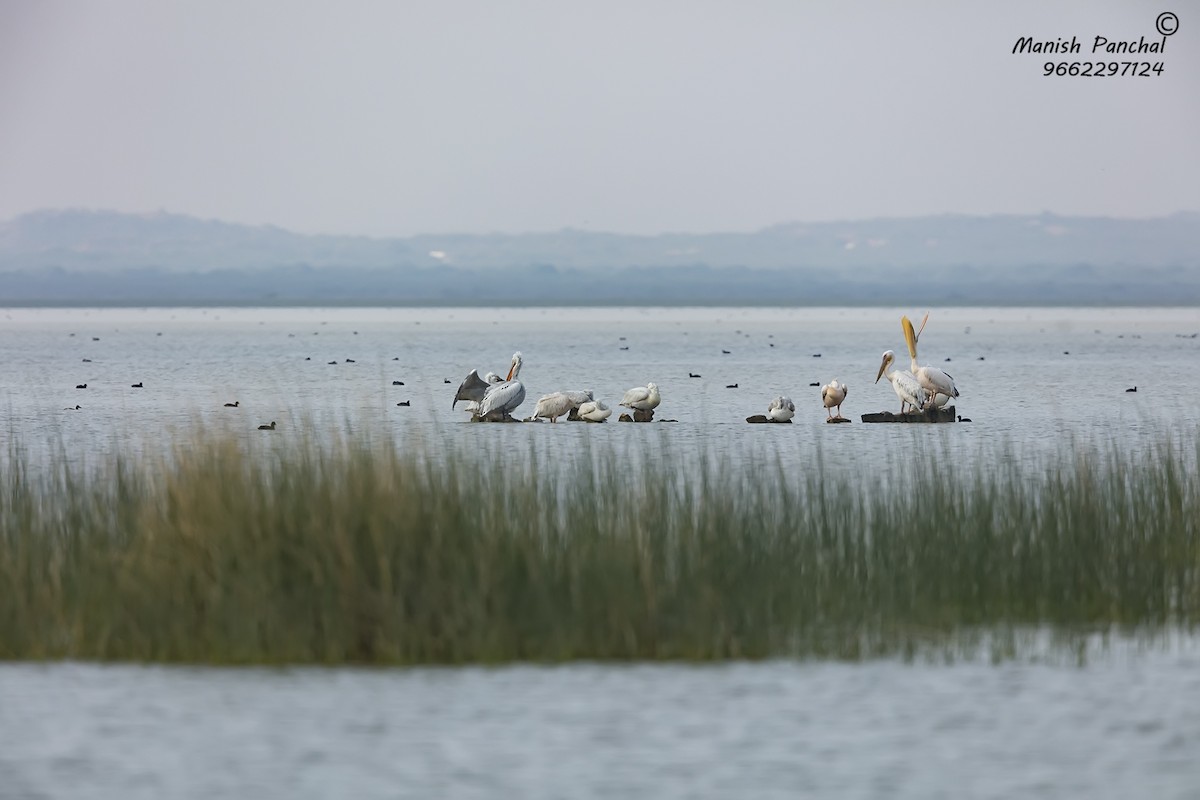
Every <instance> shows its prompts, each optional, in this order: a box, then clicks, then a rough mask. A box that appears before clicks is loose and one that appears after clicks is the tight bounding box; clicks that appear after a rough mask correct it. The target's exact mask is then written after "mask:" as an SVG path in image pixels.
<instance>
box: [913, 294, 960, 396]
mask: <svg viewBox="0 0 1200 800" xmlns="http://www.w3.org/2000/svg"><path fill="white" fill-rule="evenodd" d="M928 321H929V315H928V314H926V315H925V319H923V320H921V330H925V323H926V322H928ZM900 327H901V328H903V329H904V341H905V342H907V343H908V354H909V356H910V357H911V358H912V374H913V377H915V378H916V379H917V382H918V383H920V384H921V388H922V389H924V390H925V391H926V392H927V393H928V394H929V399H930V401H932V402H931V404H932V405H937V398H938V395H945V396H946V400H945V401H943V402H942V404H941V405H940V406H938V407H939V408H940V407H941V406H944V405H945V404H946V402H949V400H950V398H951V397H958V387H957V386H955V385H954V378H951V377H950V375H949V374H947V373H946V372H945V371H943V370H940V369H938V368H937V367H930V366H924V367H922V366H920V365H919V364H917V337H918V336H920V334H919V333H917V332H914V331H913V324H912V322H911V321H910V320H909V318H908V317H901V318H900Z"/></svg>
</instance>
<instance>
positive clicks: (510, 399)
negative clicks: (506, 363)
mask: <svg viewBox="0 0 1200 800" xmlns="http://www.w3.org/2000/svg"><path fill="white" fill-rule="evenodd" d="M522 363H523V362H522V360H521V353H520V352H516V353H513V357H512V366H511V367H509V369H508V375H507V376H506V377H505V379H504V380H503V381H501V382H500V383H494V384H492V385H491V386H489V387H488V388H487V391H485V392H484V393H483V399H482V400H480V401H479V418H480V419H487V418H488V416H489V415H492V414H494V413H495V412H499V416H500V417H501V418H504V417H508V416H511V415H512V412H513V411H516V409H517V407H518V406H520V405H521V403H524V402H525V385H524V384H523V383H521V382H520V381H519V380H517V375H518V374H520V372H521V364H522Z"/></svg>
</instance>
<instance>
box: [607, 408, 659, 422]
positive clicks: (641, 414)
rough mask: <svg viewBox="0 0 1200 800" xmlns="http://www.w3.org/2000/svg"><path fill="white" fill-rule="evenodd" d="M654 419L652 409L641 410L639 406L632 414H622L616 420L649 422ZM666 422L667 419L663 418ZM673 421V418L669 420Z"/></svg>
mask: <svg viewBox="0 0 1200 800" xmlns="http://www.w3.org/2000/svg"><path fill="white" fill-rule="evenodd" d="M653 419H654V409H649V410H646V411H643V410H642V409H640V408H635V409H634V410H633V415H632V416H630V415H629V414H622V415H621V416H619V417H618V418H617V421H618V422H651V421H652V420H653ZM663 421H664V422H667V421H668V420H663ZM670 421H673V420H670Z"/></svg>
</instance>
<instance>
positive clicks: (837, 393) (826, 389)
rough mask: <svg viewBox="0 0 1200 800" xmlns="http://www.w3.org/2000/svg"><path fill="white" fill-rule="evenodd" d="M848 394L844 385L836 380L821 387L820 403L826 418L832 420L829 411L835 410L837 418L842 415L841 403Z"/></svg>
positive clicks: (848, 391)
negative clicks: (823, 407)
mask: <svg viewBox="0 0 1200 800" xmlns="http://www.w3.org/2000/svg"><path fill="white" fill-rule="evenodd" d="M875 380H876V382H877V383H878V381H879V379H878V378H876V379H875ZM849 393H850V390H849V389H847V388H846V384H844V383H839V382H838V379H837V378H834V379H833V380H831V381H830V382H829V383H827V384H825V385H824V386H822V387H821V403H822V405H824V406H825V414H826V416H828V417H830V418H832V417H833V411H832V410H831V409H833V408H837V410H838V416H839V417H840V416H841V415H842V403H844V402H845V400H846V395H847V394H849Z"/></svg>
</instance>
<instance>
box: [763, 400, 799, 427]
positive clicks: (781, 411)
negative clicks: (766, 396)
mask: <svg viewBox="0 0 1200 800" xmlns="http://www.w3.org/2000/svg"><path fill="white" fill-rule="evenodd" d="M794 416H796V404H795V403H793V402H792V398H790V397H785V396H783V395H779V396H778V397H776V398H775V399H774V400H772V401H771V404H770V405H769V406H767V419H769V420H771V421H772V422H787V421H788V420H789V419H791V418H792V417H794Z"/></svg>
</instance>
